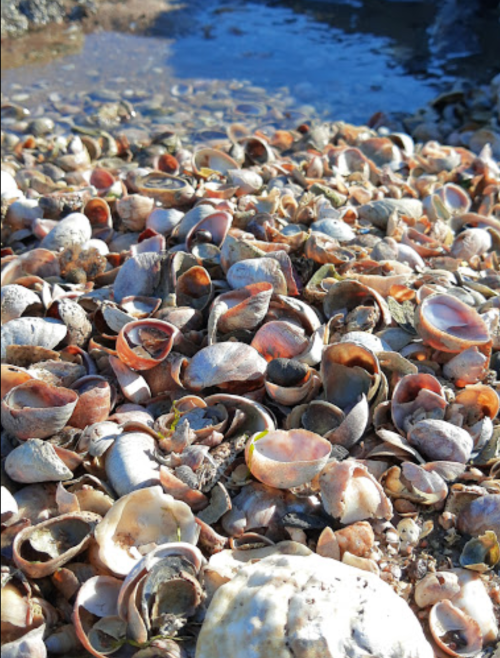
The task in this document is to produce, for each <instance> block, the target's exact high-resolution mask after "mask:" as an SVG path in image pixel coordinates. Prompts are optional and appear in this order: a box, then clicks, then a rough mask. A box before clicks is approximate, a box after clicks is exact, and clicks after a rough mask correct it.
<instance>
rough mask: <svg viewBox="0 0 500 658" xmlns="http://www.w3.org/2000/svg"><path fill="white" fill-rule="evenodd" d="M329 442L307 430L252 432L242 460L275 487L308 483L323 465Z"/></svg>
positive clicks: (252, 471)
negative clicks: (263, 433)
mask: <svg viewBox="0 0 500 658" xmlns="http://www.w3.org/2000/svg"><path fill="white" fill-rule="evenodd" d="M330 452H331V444H330V443H329V442H328V441H326V440H325V439H323V438H321V437H320V436H319V435H318V434H314V433H313V432H308V431H307V430H290V431H288V432H284V431H280V430H276V431H274V432H269V433H266V434H265V435H264V436H262V433H261V434H254V435H253V436H252V437H251V439H250V440H249V442H248V443H247V445H246V449H245V459H246V463H247V466H248V468H249V469H250V472H251V473H252V475H253V476H254V477H256V478H257V479H258V480H260V481H261V482H263V483H264V484H267V485H268V486H270V487H275V488H277V489H290V488H292V487H299V486H301V485H303V484H305V483H306V482H310V481H311V480H312V479H313V478H314V477H315V476H316V475H318V473H320V472H321V471H322V469H323V467H324V466H325V465H326V463H327V461H328V458H329V456H330Z"/></svg>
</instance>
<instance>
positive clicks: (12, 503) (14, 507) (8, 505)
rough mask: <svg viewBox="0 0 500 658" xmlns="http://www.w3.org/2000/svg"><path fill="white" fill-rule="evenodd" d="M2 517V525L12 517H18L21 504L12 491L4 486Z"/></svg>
mask: <svg viewBox="0 0 500 658" xmlns="http://www.w3.org/2000/svg"><path fill="white" fill-rule="evenodd" d="M1 500H2V517H1V522H2V525H3V524H5V523H7V521H10V520H11V519H12V517H17V516H18V514H19V506H18V504H17V501H16V499H15V498H14V496H13V495H12V494H11V493H10V491H9V490H8V489H7V488H6V487H4V486H2V496H1Z"/></svg>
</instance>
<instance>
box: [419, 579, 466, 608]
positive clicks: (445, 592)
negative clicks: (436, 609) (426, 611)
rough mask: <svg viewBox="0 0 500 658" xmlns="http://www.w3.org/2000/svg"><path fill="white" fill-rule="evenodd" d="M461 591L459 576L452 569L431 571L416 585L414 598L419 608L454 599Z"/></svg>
mask: <svg viewBox="0 0 500 658" xmlns="http://www.w3.org/2000/svg"><path fill="white" fill-rule="evenodd" d="M459 592H460V585H459V582H458V576H457V575H456V574H455V573H453V572H451V571H436V572H435V573H429V574H427V575H426V576H424V578H422V580H419V581H418V582H417V583H416V585H415V592H414V598H415V603H416V604H417V605H418V607H419V608H427V607H428V606H431V605H434V604H435V603H439V602H440V601H445V600H446V599H453V598H454V597H455V595H457V594H458V593H459Z"/></svg>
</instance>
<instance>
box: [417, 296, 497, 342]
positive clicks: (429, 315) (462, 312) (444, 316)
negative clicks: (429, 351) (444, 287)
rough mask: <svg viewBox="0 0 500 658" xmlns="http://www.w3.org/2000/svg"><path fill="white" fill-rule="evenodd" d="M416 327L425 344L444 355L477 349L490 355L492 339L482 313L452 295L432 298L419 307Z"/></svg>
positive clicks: (425, 300)
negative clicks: (472, 348) (474, 347)
mask: <svg viewBox="0 0 500 658" xmlns="http://www.w3.org/2000/svg"><path fill="white" fill-rule="evenodd" d="M415 327H416V329H417V331H418V333H419V335H420V337H421V338H422V339H423V340H424V343H426V344H428V345H430V346H431V347H433V348H434V349H437V350H441V351H443V352H454V353H455V352H462V351H463V350H466V349H467V348H469V347H473V346H476V347H477V348H478V349H479V350H480V351H481V352H483V353H485V352H489V350H490V348H491V338H490V334H489V331H488V328H487V326H486V324H485V322H484V320H483V319H482V318H481V316H480V315H479V313H478V312H477V311H476V310H475V309H474V308H472V307H471V306H468V305H467V304H465V303H464V302H462V301H460V300H459V299H457V298H456V297H452V296H451V295H439V294H438V295H430V296H429V297H426V298H425V299H424V300H423V301H422V303H421V304H420V305H419V306H418V309H417V313H416V315H415Z"/></svg>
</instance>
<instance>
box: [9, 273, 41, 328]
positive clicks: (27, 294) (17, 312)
mask: <svg viewBox="0 0 500 658" xmlns="http://www.w3.org/2000/svg"><path fill="white" fill-rule="evenodd" d="M39 303H40V297H39V296H38V295H37V294H36V292H33V290H30V289H29V288H25V287H24V286H18V285H17V284H16V283H11V284H10V285H7V286H4V287H3V288H2V324H5V323H6V322H8V321H9V320H14V319H16V318H20V317H21V315H22V314H23V313H24V311H25V310H26V309H27V308H28V306H31V305H32V304H39Z"/></svg>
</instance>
